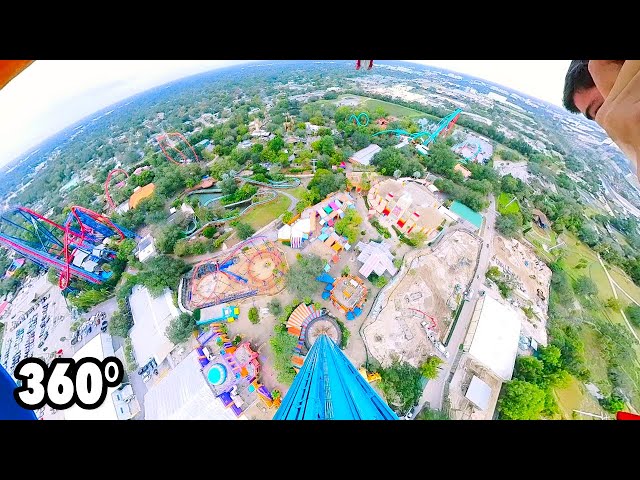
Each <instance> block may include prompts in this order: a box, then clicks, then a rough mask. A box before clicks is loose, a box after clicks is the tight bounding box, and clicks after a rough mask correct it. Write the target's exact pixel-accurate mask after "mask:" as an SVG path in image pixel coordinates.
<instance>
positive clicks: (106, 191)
mask: <svg viewBox="0 0 640 480" xmlns="http://www.w3.org/2000/svg"><path fill="white" fill-rule="evenodd" d="M116 173H124V174H125V175H126V176H127V178H129V174H128V173H127V171H126V170H123V169H122V168H114V169H113V170H111V171H110V172H109V175H107V180H106V181H105V182H104V195H105V197H107V203H108V204H109V206H110V207H111V208H113V209H114V210H115V208H116V204H115V203H114V201H113V199H112V198H111V194H110V193H109V183H110V182H111V177H112V176H113V175H115V174H116Z"/></svg>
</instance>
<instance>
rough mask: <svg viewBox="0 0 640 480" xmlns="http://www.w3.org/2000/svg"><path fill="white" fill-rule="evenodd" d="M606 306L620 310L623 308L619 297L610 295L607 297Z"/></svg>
mask: <svg viewBox="0 0 640 480" xmlns="http://www.w3.org/2000/svg"><path fill="white" fill-rule="evenodd" d="M604 306H605V307H607V308H610V309H611V310H620V309H621V308H622V302H620V300H619V299H617V298H614V297H610V298H608V299H607V301H606V302H605V304H604Z"/></svg>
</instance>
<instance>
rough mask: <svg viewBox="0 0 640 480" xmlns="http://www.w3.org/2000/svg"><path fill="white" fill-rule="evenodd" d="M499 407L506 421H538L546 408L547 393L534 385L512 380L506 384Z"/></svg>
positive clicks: (501, 415)
mask: <svg viewBox="0 0 640 480" xmlns="http://www.w3.org/2000/svg"><path fill="white" fill-rule="evenodd" d="M498 406H499V407H498V408H499V410H500V418H503V419H505V420H537V419H539V418H540V415H541V413H542V411H543V410H544V408H545V392H544V390H543V389H541V388H540V387H538V386H536V385H534V384H532V383H529V382H525V381H523V380H512V381H510V382H508V383H506V384H504V387H503V391H502V397H501V398H500V400H499V401H498Z"/></svg>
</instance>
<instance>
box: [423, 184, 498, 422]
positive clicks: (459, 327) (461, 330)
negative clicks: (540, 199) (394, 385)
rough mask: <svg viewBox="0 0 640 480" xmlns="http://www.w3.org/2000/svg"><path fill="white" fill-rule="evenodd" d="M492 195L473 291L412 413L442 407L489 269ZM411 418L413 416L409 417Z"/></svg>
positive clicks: (492, 235)
mask: <svg viewBox="0 0 640 480" xmlns="http://www.w3.org/2000/svg"><path fill="white" fill-rule="evenodd" d="M495 206H496V204H495V197H494V196H491V203H490V205H489V208H488V209H487V212H486V214H485V224H484V226H483V230H482V231H481V232H480V234H481V237H482V246H481V247H480V257H479V259H478V265H477V267H476V276H475V277H474V278H473V280H472V281H471V286H470V288H471V289H472V290H473V298H472V299H471V301H468V302H467V301H465V302H464V305H463V306H462V311H461V312H460V316H459V317H458V322H457V323H456V326H455V327H454V330H453V334H452V335H451V339H450V340H449V343H448V345H447V346H446V349H447V352H449V358H448V359H445V362H444V363H443V364H442V366H441V370H440V374H439V375H438V378H436V379H434V380H429V383H427V385H426V387H425V388H424V390H423V392H422V396H421V397H420V400H419V401H418V406H417V408H416V410H415V411H416V412H419V411H420V410H422V408H423V407H424V406H425V404H426V403H428V404H429V407H430V408H432V409H437V410H440V409H441V408H442V400H443V395H444V387H445V383H446V382H449V380H450V378H449V376H450V373H451V369H452V367H453V363H454V361H455V359H456V357H457V354H458V351H459V346H460V344H461V343H463V342H464V337H465V335H466V334H467V329H468V328H469V323H470V322H471V316H472V315H473V311H474V309H475V306H476V302H477V301H478V296H479V295H478V292H479V291H480V290H481V289H482V287H483V285H484V279H485V276H484V275H485V273H486V271H487V269H488V268H489V262H490V261H491V257H492V256H493V241H494V238H495V221H496V210H495ZM413 418H415V416H414V417H413Z"/></svg>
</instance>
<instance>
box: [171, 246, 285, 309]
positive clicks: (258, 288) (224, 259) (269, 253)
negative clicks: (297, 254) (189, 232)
mask: <svg viewBox="0 0 640 480" xmlns="http://www.w3.org/2000/svg"><path fill="white" fill-rule="evenodd" d="M288 269H289V268H288V266H287V261H286V259H285V256H284V254H283V253H282V252H281V251H280V250H279V249H278V248H277V247H276V246H275V245H274V244H273V243H272V242H270V241H269V240H267V238H266V237H264V236H258V237H252V238H250V239H248V240H245V241H244V242H240V243H239V244H237V245H236V246H234V247H233V248H232V249H230V250H229V251H226V252H222V253H219V254H218V255H215V256H214V257H212V258H209V259H207V260H204V261H202V262H200V263H198V264H197V265H195V266H194V267H193V270H192V272H191V274H190V275H188V276H187V277H185V282H184V289H183V294H184V298H185V307H186V308H187V309H189V310H194V309H196V308H206V307H211V306H214V305H220V304H223V303H228V302H233V301H235V300H239V299H242V298H248V297H252V296H254V295H275V294H277V293H279V292H280V291H282V290H283V289H284V286H285V285H284V275H285V274H286V272H287V271H288Z"/></svg>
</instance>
